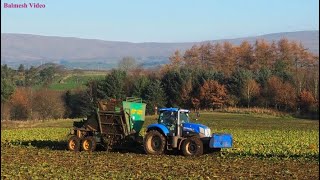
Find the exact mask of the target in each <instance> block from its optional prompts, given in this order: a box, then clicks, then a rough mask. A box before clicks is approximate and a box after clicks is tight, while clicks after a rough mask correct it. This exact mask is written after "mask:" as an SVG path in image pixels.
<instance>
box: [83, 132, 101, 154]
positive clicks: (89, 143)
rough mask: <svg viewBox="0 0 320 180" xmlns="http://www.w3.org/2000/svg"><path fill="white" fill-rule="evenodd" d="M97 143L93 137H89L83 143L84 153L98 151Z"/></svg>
mask: <svg viewBox="0 0 320 180" xmlns="http://www.w3.org/2000/svg"><path fill="white" fill-rule="evenodd" d="M96 146H97V143H96V140H95V139H94V138H93V137H92V136H87V137H85V138H83V140H82V141H81V149H82V150H83V151H90V152H92V151H94V150H95V149H96Z"/></svg>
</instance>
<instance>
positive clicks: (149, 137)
mask: <svg viewBox="0 0 320 180" xmlns="http://www.w3.org/2000/svg"><path fill="white" fill-rule="evenodd" d="M165 146H166V138H165V137H164V136H163V135H162V134H161V133H160V132H159V131H156V130H151V131H149V132H148V133H147V134H146V136H145V138H144V141H143V147H144V150H145V151H146V153H147V154H151V155H160V154H163V152H164V150H165Z"/></svg>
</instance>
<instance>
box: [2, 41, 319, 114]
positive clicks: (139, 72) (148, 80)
mask: <svg viewBox="0 0 320 180" xmlns="http://www.w3.org/2000/svg"><path fill="white" fill-rule="evenodd" d="M169 60H170V63H168V64H166V65H164V66H161V67H158V68H155V69H152V70H150V69H142V68H139V67H137V66H136V65H135V63H133V62H132V59H130V58H129V60H128V58H126V59H125V58H124V60H123V61H121V62H120V63H119V68H118V69H113V70H112V71H111V72H110V73H108V74H107V75H106V77H105V78H104V79H103V80H95V81H91V82H89V83H88V84H87V89H85V90H77V91H67V92H65V93H61V98H60V99H61V101H62V102H63V103H61V104H63V107H65V108H64V110H65V111H64V112H63V113H62V114H63V115H62V116H64V117H83V116H86V115H88V114H89V113H90V112H91V111H92V110H93V109H94V107H95V104H96V101H97V100H99V99H111V98H113V99H125V97H128V96H135V97H141V98H142V99H143V100H144V101H145V102H146V103H147V113H153V112H154V109H155V107H158V108H159V107H164V106H166V107H182V108H189V109H216V108H224V107H230V106H231V107H247V108H249V107H261V108H273V109H276V110H280V111H286V112H294V113H298V114H301V115H313V116H314V115H317V114H318V113H319V74H318V70H319V57H318V56H317V55H314V54H312V53H310V52H308V50H307V49H305V48H304V47H303V45H302V44H301V43H297V42H295V41H289V40H287V39H281V40H279V41H278V42H271V43H269V42H267V41H265V40H257V41H256V42H255V43H254V44H250V43H249V42H247V41H244V42H242V43H241V44H240V45H238V46H235V45H232V44H231V43H229V42H223V43H214V44H212V43H207V44H202V45H195V46H193V47H192V48H190V49H188V50H186V51H185V52H184V53H183V54H182V53H181V52H180V51H178V50H177V51H176V52H174V54H173V55H172V56H171V57H170V58H169ZM126 62H128V63H126ZM1 77H2V76H1ZM3 83H4V84H5V83H7V84H8V82H7V80H4V82H3V80H2V78H1V101H2V102H3V96H4V101H6V102H10V101H12V99H14V94H11V95H10V88H7V89H6V90H4V91H3V89H2V85H3ZM5 86H7V87H8V85H6V84H5ZM11 92H14V91H11ZM51 93H53V92H51ZM8 94H9V95H8ZM8 97H10V98H8ZM10 99H11V100H10ZM56 99H57V98H56Z"/></svg>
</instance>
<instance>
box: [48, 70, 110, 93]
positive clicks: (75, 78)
mask: <svg viewBox="0 0 320 180" xmlns="http://www.w3.org/2000/svg"><path fill="white" fill-rule="evenodd" d="M105 76H106V74H105V73H99V74H92V73H85V74H68V75H67V76H64V77H62V78H60V79H58V80H57V81H55V82H53V83H52V84H50V85H49V88H50V89H52V90H71V89H82V88H85V84H86V83H87V82H89V81H90V80H97V79H103V78H104V77H105Z"/></svg>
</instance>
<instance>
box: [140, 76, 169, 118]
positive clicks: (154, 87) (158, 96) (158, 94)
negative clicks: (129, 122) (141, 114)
mask: <svg viewBox="0 0 320 180" xmlns="http://www.w3.org/2000/svg"><path fill="white" fill-rule="evenodd" d="M142 97H143V98H144V99H145V101H146V103H147V107H146V113H147V114H153V113H154V108H155V107H157V108H158V109H159V108H161V107H165V103H166V98H165V97H166V96H165V92H164V90H163V87H162V85H161V81H160V80H155V81H152V82H151V83H149V85H148V86H147V87H146V91H145V95H144V96H142Z"/></svg>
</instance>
